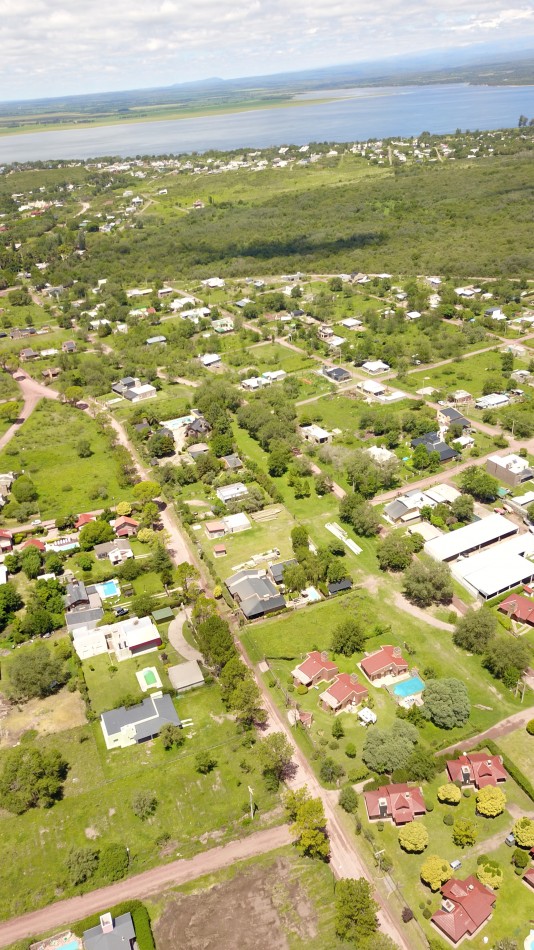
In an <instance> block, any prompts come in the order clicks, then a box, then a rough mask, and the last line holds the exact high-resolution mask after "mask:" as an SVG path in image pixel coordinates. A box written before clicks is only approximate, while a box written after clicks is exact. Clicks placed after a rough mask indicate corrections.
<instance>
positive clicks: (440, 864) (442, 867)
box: [420, 854, 453, 891]
mask: <svg viewBox="0 0 534 950" xmlns="http://www.w3.org/2000/svg"><path fill="white" fill-rule="evenodd" d="M452 873H453V872H452V869H451V867H450V865H449V864H448V863H447V862H446V861H444V860H443V858H439V857H438V856H437V855H436V854H430V855H429V856H428V858H425V860H424V861H423V863H422V865H421V871H420V875H421V880H422V882H423V884H428V886H429V888H430V890H431V891H439V889H440V887H441V885H442V884H445V881H449V880H450V879H451V877H452Z"/></svg>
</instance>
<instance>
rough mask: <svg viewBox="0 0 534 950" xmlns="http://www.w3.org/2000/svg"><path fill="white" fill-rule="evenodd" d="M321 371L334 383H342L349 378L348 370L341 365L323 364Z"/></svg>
mask: <svg viewBox="0 0 534 950" xmlns="http://www.w3.org/2000/svg"><path fill="white" fill-rule="evenodd" d="M321 372H322V374H323V376H326V377H327V378H328V379H330V380H332V382H334V383H344V382H346V380H347V379H350V378H351V375H350V373H349V371H348V370H346V369H343V367H342V366H323V368H322V370H321Z"/></svg>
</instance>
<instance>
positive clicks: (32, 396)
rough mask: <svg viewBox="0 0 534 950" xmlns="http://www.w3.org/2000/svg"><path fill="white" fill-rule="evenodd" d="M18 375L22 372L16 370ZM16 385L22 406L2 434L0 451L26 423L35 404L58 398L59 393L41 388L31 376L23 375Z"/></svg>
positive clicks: (44, 387)
mask: <svg viewBox="0 0 534 950" xmlns="http://www.w3.org/2000/svg"><path fill="white" fill-rule="evenodd" d="M19 373H20V374H22V373H23V370H20V371H19V370H18V371H17V373H16V375H17V376H18V375H19ZM17 383H18V384H19V388H20V390H21V393H22V398H23V400H24V405H23V407H22V410H21V412H20V414H19V417H18V419H17V421H16V422H14V423H13V425H12V426H10V427H9V429H8V430H7V432H4V434H3V436H2V438H1V439H0V450H1V449H5V447H6V445H7V444H8V443H9V442H11V439H12V438H13V436H14V435H15V432H16V431H17V430H18V429H20V427H21V425H22V423H23V422H26V419H29V417H30V416H31V414H32V412H33V410H34V409H35V407H36V405H37V403H38V402H39V401H40V400H41V399H58V398H59V393H58V392H56V390H55V389H49V388H48V387H47V386H42V385H41V383H37V382H36V381H35V380H34V379H32V378H31V376H26V374H24V378H23V379H20V378H19V379H17Z"/></svg>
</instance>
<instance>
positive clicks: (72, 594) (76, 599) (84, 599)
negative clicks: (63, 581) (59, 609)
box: [65, 581, 89, 610]
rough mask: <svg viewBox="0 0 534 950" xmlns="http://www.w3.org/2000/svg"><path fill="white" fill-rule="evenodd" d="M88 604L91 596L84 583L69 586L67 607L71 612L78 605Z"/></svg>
mask: <svg viewBox="0 0 534 950" xmlns="http://www.w3.org/2000/svg"><path fill="white" fill-rule="evenodd" d="M84 603H85V604H88V603H89V594H88V591H87V588H86V586H85V584H84V582H83V581H74V582H73V583H72V584H67V593H66V595H65V607H66V609H67V610H70V609H71V608H72V607H75V606H76V605H77V604H84Z"/></svg>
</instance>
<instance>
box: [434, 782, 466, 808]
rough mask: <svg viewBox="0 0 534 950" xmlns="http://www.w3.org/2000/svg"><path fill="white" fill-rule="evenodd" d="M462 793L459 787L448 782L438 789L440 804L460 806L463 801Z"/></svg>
mask: <svg viewBox="0 0 534 950" xmlns="http://www.w3.org/2000/svg"><path fill="white" fill-rule="evenodd" d="M461 798H462V793H461V791H460V789H459V788H458V786H457V785H453V783H452V782H447V783H446V784H445V785H440V787H439V788H438V802H445V804H446V805H458V803H459V802H460V801H461Z"/></svg>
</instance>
